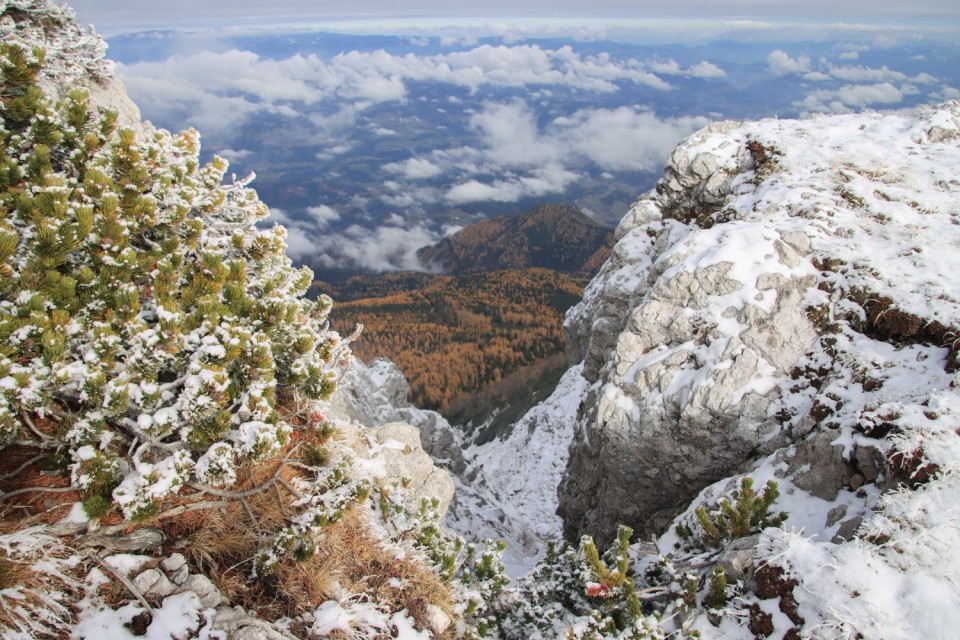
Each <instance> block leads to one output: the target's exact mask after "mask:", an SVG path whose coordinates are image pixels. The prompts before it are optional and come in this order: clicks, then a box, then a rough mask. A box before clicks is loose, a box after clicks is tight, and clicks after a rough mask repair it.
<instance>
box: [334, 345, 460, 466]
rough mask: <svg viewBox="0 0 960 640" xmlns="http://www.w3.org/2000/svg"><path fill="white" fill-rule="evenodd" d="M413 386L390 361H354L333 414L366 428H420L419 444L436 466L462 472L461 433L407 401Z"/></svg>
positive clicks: (441, 419) (339, 391) (335, 399)
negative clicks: (401, 425)
mask: <svg viewBox="0 0 960 640" xmlns="http://www.w3.org/2000/svg"><path fill="white" fill-rule="evenodd" d="M409 394H410V385H409V384H408V383H407V380H406V378H404V376H403V373H401V372H400V370H399V369H398V368H397V366H396V365H395V364H394V363H392V362H390V361H389V360H386V359H382V358H378V359H376V360H374V361H372V362H370V363H369V364H364V363H362V362H355V363H354V365H353V366H352V367H351V370H350V372H349V373H348V374H347V376H346V377H345V378H344V379H343V381H342V382H341V383H340V384H339V385H338V386H337V390H336V391H335V392H334V394H333V396H332V397H331V398H330V406H331V409H332V411H333V412H334V415H335V416H336V417H338V418H341V419H348V420H354V421H356V422H359V423H360V424H362V425H364V426H367V427H380V426H383V425H385V424H389V423H391V422H406V423H409V424H412V425H413V426H415V427H417V428H419V429H420V442H421V444H422V447H423V449H424V450H425V451H426V452H427V453H429V454H430V456H431V457H433V459H434V460H435V461H436V462H437V464H439V465H441V466H443V467H444V468H447V469H450V470H451V471H452V472H453V473H463V471H464V469H465V468H466V463H465V462H464V459H463V453H462V446H461V441H460V437H459V434H458V433H457V432H456V431H454V429H453V428H452V427H451V426H450V424H449V423H448V422H447V421H446V419H444V417H443V416H441V415H440V414H439V413H436V412H435V411H427V410H423V409H417V408H415V407H413V406H412V405H411V404H410V402H409V400H408V399H407V397H408V395H409Z"/></svg>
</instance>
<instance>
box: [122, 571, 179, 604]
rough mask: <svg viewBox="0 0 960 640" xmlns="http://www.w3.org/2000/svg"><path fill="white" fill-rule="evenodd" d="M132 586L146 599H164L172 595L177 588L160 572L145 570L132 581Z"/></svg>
mask: <svg viewBox="0 0 960 640" xmlns="http://www.w3.org/2000/svg"><path fill="white" fill-rule="evenodd" d="M133 586H135V587H136V588H137V591H139V592H140V593H141V594H143V596H144V597H146V598H164V597H166V596H168V595H170V594H171V593H173V592H174V591H175V590H176V588H177V586H176V585H175V584H173V583H172V582H171V581H170V579H169V578H167V576H165V575H164V574H163V572H162V571H158V570H157V569H147V570H146V571H144V572H143V573H140V574H138V575H137V577H135V578H134V579H133Z"/></svg>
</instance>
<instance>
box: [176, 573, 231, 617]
mask: <svg viewBox="0 0 960 640" xmlns="http://www.w3.org/2000/svg"><path fill="white" fill-rule="evenodd" d="M180 591H181V592H182V591H192V592H193V593H195V594H197V597H198V598H200V604H202V605H203V607H204V609H209V608H211V607H216V606H217V605H219V604H221V603H222V602H223V595H222V594H221V593H220V591H219V590H218V589H217V585H215V584H213V582H212V581H211V580H210V578H208V577H207V576H204V575H200V574H193V575H191V576H190V577H188V578H187V579H186V580H185V581H184V583H183V586H182V587H181V588H180Z"/></svg>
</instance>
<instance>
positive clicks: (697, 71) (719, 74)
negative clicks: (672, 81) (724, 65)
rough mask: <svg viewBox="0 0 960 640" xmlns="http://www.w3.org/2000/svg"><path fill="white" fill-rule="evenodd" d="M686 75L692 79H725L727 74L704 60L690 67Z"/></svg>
mask: <svg viewBox="0 0 960 640" xmlns="http://www.w3.org/2000/svg"><path fill="white" fill-rule="evenodd" d="M688 74H689V75H690V76H692V77H694V78H725V77H726V76H727V72H726V71H724V70H723V69H721V68H720V67H718V66H717V65H715V64H713V63H712V62H708V61H706V60H701V61H700V62H698V63H697V64H695V65H693V66H692V67H690V69H689V71H688Z"/></svg>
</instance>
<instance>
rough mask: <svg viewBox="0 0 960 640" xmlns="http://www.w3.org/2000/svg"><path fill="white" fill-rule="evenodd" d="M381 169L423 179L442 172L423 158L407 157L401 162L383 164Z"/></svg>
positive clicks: (413, 178) (411, 178)
mask: <svg viewBox="0 0 960 640" xmlns="http://www.w3.org/2000/svg"><path fill="white" fill-rule="evenodd" d="M383 170H384V171H387V172H389V173H399V174H402V175H403V176H404V177H406V178H407V179H409V180H425V179H427V178H434V177H436V176H438V175H440V174H441V173H443V169H441V168H440V167H438V166H437V165H435V164H433V163H432V162H430V161H429V160H425V159H423V158H408V159H407V160H404V161H403V162H391V163H389V164H385V165H383Z"/></svg>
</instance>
